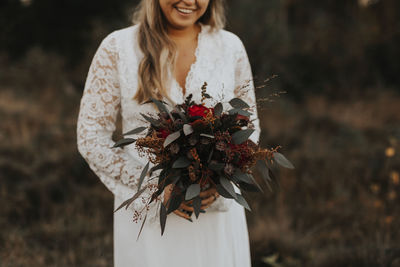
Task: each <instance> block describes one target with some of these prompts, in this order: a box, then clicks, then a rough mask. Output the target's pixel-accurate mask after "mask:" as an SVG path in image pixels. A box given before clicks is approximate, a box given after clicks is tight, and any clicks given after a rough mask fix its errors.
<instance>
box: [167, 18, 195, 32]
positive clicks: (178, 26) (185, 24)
mask: <svg viewBox="0 0 400 267" xmlns="http://www.w3.org/2000/svg"><path fill="white" fill-rule="evenodd" d="M195 24H196V21H180V20H176V21H173V22H170V25H171V26H172V27H174V28H175V29H180V30H182V29H185V28H189V27H192V26H193V25H195Z"/></svg>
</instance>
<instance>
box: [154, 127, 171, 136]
mask: <svg viewBox="0 0 400 267" xmlns="http://www.w3.org/2000/svg"><path fill="white" fill-rule="evenodd" d="M170 133H171V132H170V131H169V130H168V129H160V130H158V131H157V137H159V138H167V136H168V135H169V134H170Z"/></svg>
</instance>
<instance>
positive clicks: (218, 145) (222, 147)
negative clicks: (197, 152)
mask: <svg viewBox="0 0 400 267" xmlns="http://www.w3.org/2000/svg"><path fill="white" fill-rule="evenodd" d="M226 147H227V145H226V143H225V142H224V141H218V142H217V143H216V144H215V148H216V149H217V150H219V151H225V149H226Z"/></svg>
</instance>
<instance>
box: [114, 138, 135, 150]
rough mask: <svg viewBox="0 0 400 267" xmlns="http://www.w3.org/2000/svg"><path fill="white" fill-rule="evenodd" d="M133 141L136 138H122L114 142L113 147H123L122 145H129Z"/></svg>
mask: <svg viewBox="0 0 400 267" xmlns="http://www.w3.org/2000/svg"><path fill="white" fill-rule="evenodd" d="M135 141H136V139H133V138H124V139H121V140H118V141H117V142H116V143H115V144H114V146H113V148H116V147H124V146H127V145H130V144H132V143H134V142H135Z"/></svg>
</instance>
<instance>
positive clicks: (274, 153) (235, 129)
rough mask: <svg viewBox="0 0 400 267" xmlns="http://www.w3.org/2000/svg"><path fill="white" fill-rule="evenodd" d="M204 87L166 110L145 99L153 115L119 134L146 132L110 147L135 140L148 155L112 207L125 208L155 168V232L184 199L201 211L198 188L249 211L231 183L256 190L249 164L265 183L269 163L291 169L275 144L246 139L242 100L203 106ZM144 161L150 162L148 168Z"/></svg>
mask: <svg viewBox="0 0 400 267" xmlns="http://www.w3.org/2000/svg"><path fill="white" fill-rule="evenodd" d="M206 86H207V84H206V83H205V84H204V85H203V87H202V100H201V102H202V103H195V102H194V101H193V100H192V95H189V96H188V97H187V98H186V100H185V101H184V103H181V104H177V105H175V106H174V107H172V108H171V107H169V106H168V105H167V104H166V103H164V102H162V101H160V100H156V99H151V100H150V101H149V102H152V103H154V104H155V106H157V108H158V110H159V112H158V114H155V115H153V116H151V115H149V114H141V115H142V116H143V118H144V119H145V120H146V121H148V122H149V123H150V125H149V126H148V127H139V128H136V129H133V130H131V131H129V132H127V133H125V134H124V136H128V135H135V134H139V133H141V132H143V131H145V130H146V131H147V133H146V135H145V137H142V138H137V139H134V138H123V139H121V140H119V141H118V142H116V143H115V145H114V147H122V146H126V145H130V144H132V143H135V145H136V149H138V151H139V152H140V153H142V154H144V155H145V156H147V157H148V159H149V163H147V164H146V166H144V168H143V171H142V173H141V175H140V177H139V183H138V191H137V193H136V194H135V195H134V196H133V197H132V198H130V199H128V200H126V201H124V202H123V203H122V204H121V205H120V206H119V207H118V208H117V209H116V211H117V210H119V209H121V208H122V207H126V208H127V207H128V206H129V205H130V204H131V203H132V202H133V201H134V200H135V199H137V198H138V197H139V196H140V195H141V194H142V193H143V192H144V190H145V189H146V188H141V187H142V184H143V181H144V179H145V178H146V176H147V175H149V176H151V175H152V174H153V172H155V171H156V170H160V172H159V174H158V175H157V176H156V177H155V178H156V179H158V186H156V188H154V190H153V193H152V196H151V198H150V199H149V200H148V203H149V204H150V203H151V202H153V201H160V210H159V212H160V225H161V235H162V234H163V233H164V229H165V225H166V220H167V215H168V214H169V213H171V212H173V211H175V210H176V209H178V208H179V207H180V205H181V203H182V202H184V201H190V203H191V205H192V207H193V209H194V213H195V216H196V218H198V217H199V215H200V213H201V212H204V211H202V210H201V198H200V196H199V195H200V192H201V191H202V190H205V189H207V188H208V187H210V186H214V187H215V188H216V190H217V192H218V193H219V195H220V196H222V197H224V198H229V199H234V200H235V201H236V202H237V203H239V204H240V205H242V206H243V207H245V208H246V209H248V210H250V207H249V205H248V203H247V201H246V199H245V198H244V197H243V195H241V194H239V193H236V192H235V189H234V186H236V187H238V188H239V189H240V190H241V191H262V190H261V187H260V185H259V184H258V183H257V182H256V180H255V179H254V177H253V175H252V173H253V169H254V167H255V166H257V167H258V168H259V170H260V172H261V174H262V177H263V179H264V180H265V182H266V184H267V185H268V186H269V185H270V183H271V182H273V180H272V177H273V176H272V172H271V168H270V166H271V164H274V163H277V164H279V165H281V166H283V167H286V168H290V169H292V168H294V167H293V165H292V164H291V163H290V161H289V160H287V159H286V157H285V156H283V155H282V154H281V153H279V152H278V149H279V148H280V147H279V146H278V147H276V148H273V149H265V148H261V147H260V146H259V145H258V144H255V143H254V142H253V141H251V140H250V139H249V137H250V135H251V134H252V133H253V132H254V131H255V130H254V127H253V124H252V122H251V121H250V115H252V113H251V112H250V111H249V109H250V106H249V105H248V104H247V103H246V102H245V101H243V100H242V99H240V98H233V99H231V100H230V101H229V104H230V106H231V107H232V108H231V109H229V110H224V109H223V105H222V103H217V104H216V105H215V106H213V107H208V106H206V105H205V104H204V100H205V99H206V98H211V96H210V95H208V94H207V92H206ZM150 162H151V163H153V164H154V166H153V167H152V168H150ZM153 178H154V177H153ZM168 185H172V186H173V190H172V192H171V196H170V198H169V200H168V202H167V203H165V204H164V203H163V201H161V199H160V195H161V194H162V193H163V191H164V189H165V188H166V187H167V186H168ZM144 221H145V220H144ZM144 221H143V224H144ZM142 228H143V225H142ZM139 235H140V233H139Z"/></svg>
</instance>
